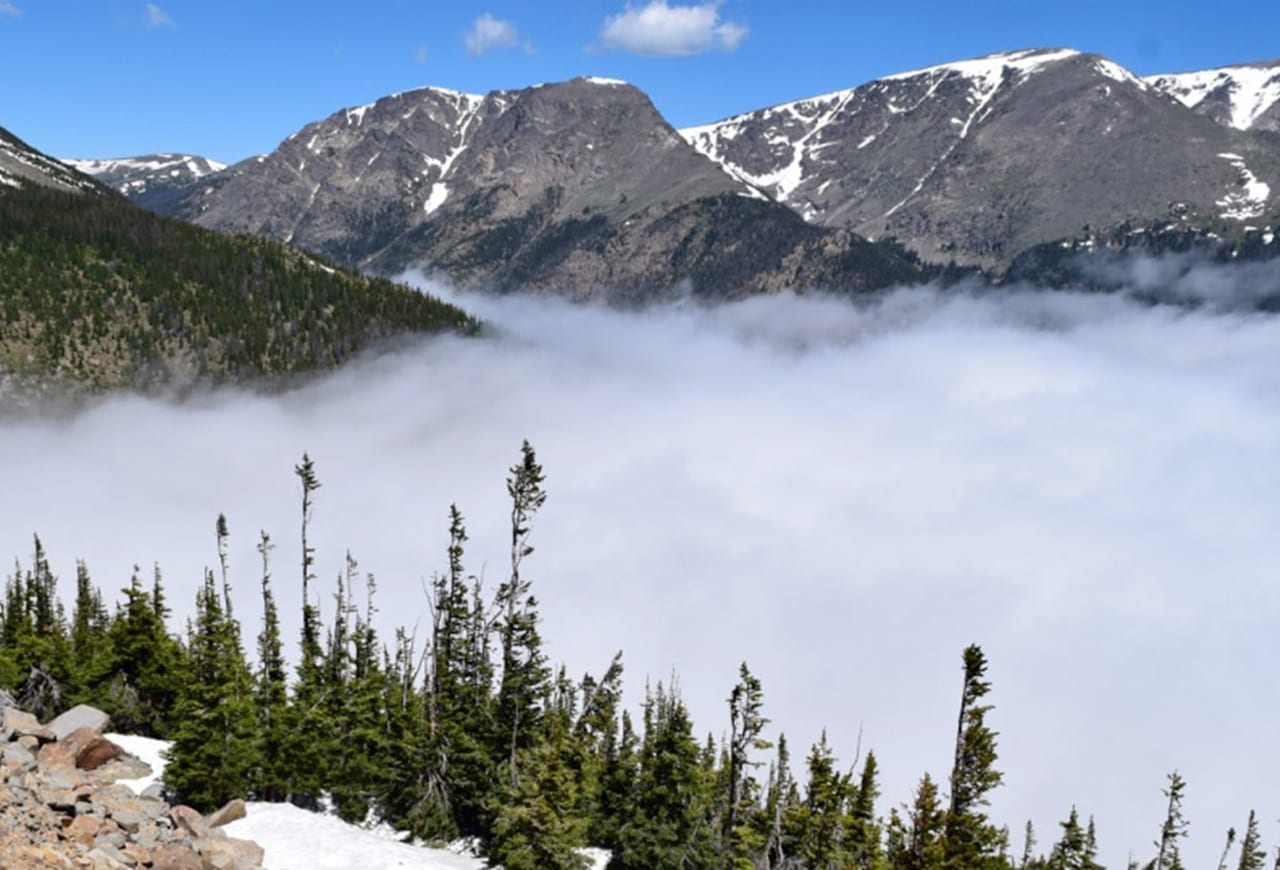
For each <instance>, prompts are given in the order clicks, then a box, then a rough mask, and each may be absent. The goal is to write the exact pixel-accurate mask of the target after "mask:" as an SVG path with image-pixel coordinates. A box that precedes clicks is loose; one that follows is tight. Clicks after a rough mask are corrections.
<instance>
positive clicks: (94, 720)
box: [45, 704, 111, 740]
mask: <svg viewBox="0 0 1280 870" xmlns="http://www.w3.org/2000/svg"><path fill="white" fill-rule="evenodd" d="M110 723H111V717H110V716H108V715H107V714H106V713H104V712H102V711H101V710H99V709H98V708H97V707H90V706H89V705H88V704H80V705H78V706H75V707H72V708H71V709H70V710H68V711H67V712H65V713H63V714H62V715H61V716H58V717H57V718H56V719H54V720H53V721H51V722H49V723H48V725H46V726H45V727H47V728H48V729H49V730H50V731H52V732H53V734H54V736H55V737H56V738H57V739H59V740H62V739H63V738H64V737H66V736H67V735H69V734H70V733H71V732H73V731H76V730H79V729H81V728H88V729H89V730H91V731H93V732H94V733H96V734H101V733H102V732H103V731H106V730H107V725H109V724H110Z"/></svg>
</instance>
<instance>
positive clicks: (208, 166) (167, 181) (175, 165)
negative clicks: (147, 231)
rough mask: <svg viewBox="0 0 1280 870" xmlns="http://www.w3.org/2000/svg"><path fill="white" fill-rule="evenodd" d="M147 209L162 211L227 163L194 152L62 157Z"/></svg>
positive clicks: (79, 169) (73, 166)
mask: <svg viewBox="0 0 1280 870" xmlns="http://www.w3.org/2000/svg"><path fill="white" fill-rule="evenodd" d="M62 162H63V163H65V164H67V165H68V166H70V167H72V168H73V169H75V170H77V171H79V172H82V173H84V174H85V175H89V176H92V177H93V178H96V179H97V180H98V181H99V182H101V183H102V184H105V185H106V186H107V187H110V188H113V189H115V190H118V191H119V192H120V193H122V194H124V195H125V196H127V197H129V199H131V200H133V201H134V202H136V203H137V204H138V205H140V206H142V207H144V208H150V209H151V210H153V211H160V212H163V211H164V210H165V209H166V207H167V205H166V204H167V203H168V202H169V201H171V200H172V199H173V198H174V196H175V193H176V192H178V191H184V190H186V188H187V187H188V186H189V185H191V184H192V183H194V182H196V181H199V180H200V179H202V178H205V177H206V176H209V175H212V174H213V173H215V172H221V171H222V170H224V169H226V168H227V166H226V164H225V163H219V162H217V161H216V160H210V159H209V158H207V157H197V156H194V155H191V154H148V155H146V156H144V157H118V158H113V159H108V160H77V159H69V160H63V161H62Z"/></svg>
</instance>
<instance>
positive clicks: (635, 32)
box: [600, 0, 747, 56]
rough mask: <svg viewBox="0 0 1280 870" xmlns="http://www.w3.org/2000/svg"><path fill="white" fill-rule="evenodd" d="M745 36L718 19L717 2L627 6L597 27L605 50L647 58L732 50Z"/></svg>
mask: <svg viewBox="0 0 1280 870" xmlns="http://www.w3.org/2000/svg"><path fill="white" fill-rule="evenodd" d="M746 36H747V27H746V26H745V25H742V24H735V23H733V22H731V21H721V20H720V4H719V3H718V2H712V3H704V4H702V5H701V6H671V5H668V3H667V0H651V2H650V3H649V4H648V5H646V6H643V7H640V8H634V7H631V6H628V7H627V9H626V10H624V11H623V12H620V13H618V14H617V15H610V16H609V17H608V18H606V19H605V22H604V25H603V26H602V27H601V28H600V42H601V44H603V45H604V46H605V47H606V48H612V49H617V50H619V51H629V52H632V53H633V54H649V55H672V56H681V55H690V54H701V53H702V52H705V51H712V50H714V49H718V50H721V51H733V50H734V49H735V48H737V47H738V45H739V44H740V43H741V42H742V40H743V39H745V38H746Z"/></svg>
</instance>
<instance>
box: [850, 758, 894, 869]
mask: <svg viewBox="0 0 1280 870" xmlns="http://www.w3.org/2000/svg"><path fill="white" fill-rule="evenodd" d="M878 773H879V765H878V764H877V763H876V754H875V753H874V752H870V751H868V752H867V759H866V761H865V762H863V765H862V774H861V775H860V776H859V778H858V785H857V788H856V789H854V791H853V795H852V799H851V801H850V807H849V820H848V823H847V825H846V832H845V839H846V846H845V850H846V851H847V852H848V854H849V859H850V862H851V863H852V866H853V867H854V868H857V870H877V868H879V867H880V866H881V863H882V861H883V859H884V855H883V853H882V851H881V846H880V836H881V831H880V824H879V822H878V821H877V820H876V799H877V798H879V797H880V786H879V784H878V782H877V779H876V777H877V775H878Z"/></svg>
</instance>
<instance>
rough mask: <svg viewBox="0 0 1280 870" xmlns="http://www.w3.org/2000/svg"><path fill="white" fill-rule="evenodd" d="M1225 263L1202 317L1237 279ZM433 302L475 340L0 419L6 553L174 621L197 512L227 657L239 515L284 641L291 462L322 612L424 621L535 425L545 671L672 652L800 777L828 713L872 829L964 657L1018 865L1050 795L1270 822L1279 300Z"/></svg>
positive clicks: (936, 744)
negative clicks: (354, 606)
mask: <svg viewBox="0 0 1280 870" xmlns="http://www.w3.org/2000/svg"><path fill="white" fill-rule="evenodd" d="M1158 268H1159V267H1158V264H1156V265H1155V266H1152V269H1154V270H1157V271H1158ZM1203 268H1205V269H1209V267H1203ZM1214 268H1216V269H1218V270H1220V271H1214V270H1213V269H1210V270H1209V271H1208V272H1203V271H1202V272H1198V273H1197V274H1198V275H1199V277H1198V278H1197V281H1201V282H1204V281H1207V282H1208V284H1207V285H1206V286H1211V287H1213V288H1215V289H1214V290H1213V292H1214V293H1216V294H1217V296H1215V297H1214V298H1215V299H1219V300H1221V299H1228V300H1229V299H1234V298H1237V297H1239V296H1240V294H1241V293H1243V294H1244V296H1248V295H1249V294H1248V293H1247V292H1245V291H1243V290H1239V289H1238V288H1237V289H1233V288H1231V287H1230V286H1229V285H1230V284H1231V282H1232V281H1236V282H1237V283H1239V282H1242V281H1244V282H1249V281H1256V280H1258V278H1257V276H1256V275H1253V274H1252V273H1251V272H1248V271H1236V272H1232V271H1231V270H1230V269H1229V268H1226V267H1214ZM1251 268H1252V267H1251ZM1205 276H1208V277H1205ZM1233 276H1234V277H1233ZM1209 279H1212V280H1209ZM1264 279H1265V280H1274V272H1272V273H1268V274H1267V275H1266V276H1264ZM1184 283H1185V282H1184ZM1224 286H1226V288H1227V289H1226V290H1222V287H1224ZM433 289H435V290H437V291H440V290H441V288H433ZM1143 292H1144V294H1146V293H1147V291H1145V290H1144V291H1143ZM1147 295H1149V294H1147ZM455 298H456V299H457V301H459V302H460V303H461V304H463V305H465V306H467V307H468V308H470V309H471V310H473V311H474V312H475V313H477V314H479V315H480V316H482V317H483V318H485V319H486V320H487V321H488V323H489V324H491V329H490V330H489V334H488V335H487V336H486V337H484V338H480V339H458V338H434V339H429V340H424V341H421V342H419V343H416V344H414V345H411V346H406V347H402V348H400V349H398V350H396V351H394V352H390V353H387V354H384V355H380V356H377V357H372V358H369V359H366V360H363V361H361V362H359V363H357V364H355V365H353V366H350V367H348V368H346V369H344V370H342V371H340V372H338V373H336V374H333V375H330V376H327V377H325V378H323V379H321V380H318V381H316V382H314V383H311V384H309V385H307V386H305V387H302V388H300V389H297V390H294V391H291V392H288V393H286V394H284V395H276V396H268V395H260V394H251V393H247V392H238V391H219V392H215V393H212V394H208V395H203V396H199V397H195V398H188V399H186V400H184V401H182V402H169V401H163V400H157V399H148V398H141V397H120V398H113V399H110V400H107V401H104V402H101V403H99V404H96V405H94V406H92V407H89V408H87V409H84V410H82V411H80V412H78V413H75V414H72V415H65V414H63V415H58V416H55V417H50V418H48V419H45V418H24V419H13V420H10V421H9V422H6V423H2V424H0V456H3V457H4V458H5V459H4V467H5V474H4V483H5V490H4V497H3V498H0V553H4V554H7V555H9V556H10V557H18V558H20V559H21V560H22V561H23V563H24V564H25V563H28V562H29V559H30V556H29V553H30V550H31V535H32V533H36V532H38V533H39V534H40V535H41V537H42V539H43V541H44V543H45V545H46V547H47V548H48V550H49V551H50V553H51V556H52V559H53V564H54V567H55V570H56V571H57V572H58V573H59V574H60V575H61V576H62V578H63V589H64V592H65V594H67V595H69V594H70V593H71V592H72V590H73V588H74V587H73V583H72V580H73V577H74V565H75V560H76V559H77V558H84V559H85V560H86V561H87V562H88V565H89V568H90V571H91V572H92V574H93V576H94V578H95V580H96V581H97V582H98V583H99V584H101V585H102V586H103V588H104V589H105V590H108V591H114V590H117V589H119V588H120V587H122V586H124V585H125V584H126V583H127V580H128V576H129V573H130V570H131V568H132V566H133V565H134V564H135V563H136V564H139V565H141V566H142V570H143V571H144V573H145V574H146V576H148V578H149V572H150V570H151V565H152V564H153V563H154V562H158V563H159V564H160V565H161V566H162V568H163V569H164V576H165V578H166V583H167V588H168V592H169V595H170V601H171V602H172V603H173V604H174V606H175V609H176V610H177V611H178V615H179V616H185V614H187V613H189V612H190V609H191V600H192V598H193V596H194V592H195V588H196V585H197V583H198V582H199V580H200V577H201V576H202V571H203V569H204V568H205V566H213V565H214V564H215V563H216V557H217V554H216V550H215V544H214V536H213V528H214V520H215V518H216V516H217V515H218V513H219V512H225V514H226V516H227V518H228V520H229V523H230V526H231V530H232V534H233V547H232V581H233V585H234V587H235V602H236V608H237V611H236V612H237V615H239V616H241V617H242V618H243V619H244V620H245V622H246V630H245V633H246V636H247V639H251V638H252V637H253V636H255V635H256V632H257V617H258V615H259V614H260V603H259V600H258V598H257V591H258V589H257V586H258V576H259V571H258V562H257V554H256V553H255V552H254V544H255V543H256V541H257V534H258V530H259V529H265V530H267V531H268V532H269V533H270V534H271V535H272V537H273V538H274V540H275V542H276V543H277V549H276V550H275V552H274V563H273V569H274V575H275V588H276V592H277V596H278V598H279V600H280V601H281V604H282V607H283V608H284V610H285V611H286V616H287V617H288V623H287V630H288V632H289V634H288V636H289V637H290V638H294V637H296V629H297V618H296V617H297V614H296V610H297V607H298V605H299V595H300V584H299V581H298V576H299V567H298V563H299V559H300V554H299V543H298V524H299V501H300V491H299V486H298V482H297V480H296V478H295V477H294V475H293V467H294V465H295V464H296V463H297V462H298V461H299V459H300V457H301V455H302V453H303V451H307V452H309V453H310V455H311V457H312V458H313V459H314V460H315V462H316V468H317V472H318V474H319V477H320V479H321V481H322V484H323V486H322V489H321V490H320V491H319V493H318V495H317V501H316V506H315V514H314V522H313V526H312V540H313V542H314V543H315V544H316V545H317V547H318V554H317V557H318V569H319V570H318V573H319V575H320V582H319V583H318V584H317V585H318V586H319V587H320V588H321V590H322V591H323V594H322V596H321V597H322V606H323V608H324V610H325V614H326V616H329V615H331V614H332V611H333V607H332V599H331V597H330V591H331V589H332V581H333V579H334V578H335V577H336V576H337V574H338V572H339V571H340V570H341V569H342V566H343V554H344V552H345V551H346V550H348V549H349V550H350V551H351V553H352V554H353V555H354V556H355V557H356V558H357V559H358V560H359V563H360V566H361V569H362V570H365V571H369V572H372V573H373V574H375V575H376V577H377V580H378V586H379V590H378V598H377V604H378V607H379V608H380V611H381V623H382V625H383V627H384V629H385V630H386V633H387V636H389V633H390V629H391V628H392V627H393V626H395V625H409V626H412V625H413V624H415V622H418V623H421V624H423V625H425V613H426V606H425V597H424V594H423V583H424V582H425V580H426V579H427V578H429V577H430V575H431V574H432V573H433V572H436V571H439V570H441V569H442V568H443V567H444V564H445V553H444V550H445V546H446V542H447V534H446V532H447V509H448V506H449V504H450V503H451V502H457V504H458V505H459V507H460V508H461V509H462V511H463V513H464V514H465V515H466V517H467V519H468V524H469V529H470V532H471V538H472V540H471V542H470V547H469V550H468V566H469V568H470V569H471V570H473V571H475V572H476V573H483V575H484V577H485V578H486V582H487V584H488V586H489V587H490V588H493V587H495V586H496V585H497V583H498V582H500V580H501V579H502V577H503V575H504V571H505V569H506V559H507V552H508V547H509V532H508V529H507V526H506V523H507V521H508V503H507V496H506V489H505V483H504V480H505V477H506V475H507V469H508V467H509V466H510V465H511V464H512V463H513V462H515V461H516V459H517V458H518V456H519V448H520V442H521V440H522V439H525V438H527V439H529V440H530V441H531V443H532V444H533V445H534V446H535V448H536V449H537V451H538V456H539V458H540V460H541V461H542V463H543V465H544V467H545V470H546V474H547V489H548V491H549V494H550V495H549V499H548V501H547V503H546V506H545V508H544V509H543V510H542V512H541V513H540V514H539V515H538V516H537V518H536V520H535V523H534V527H533V539H532V540H533V544H534V545H535V547H536V550H537V551H536V553H535V554H534V555H533V556H531V557H530V558H529V559H528V560H527V561H526V563H525V567H524V570H523V573H524V575H525V576H526V577H528V578H529V579H531V580H532V581H533V583H534V586H535V591H536V593H537V595H538V597H539V599H540V601H541V602H542V615H543V618H544V625H543V636H544V638H545V639H546V644H547V651H548V653H549V655H550V656H551V658H552V659H553V660H554V661H563V662H565V663H566V664H567V665H568V667H569V670H570V672H571V673H573V674H581V673H582V672H584V671H588V670H589V671H592V672H595V673H599V672H600V671H602V670H603V669H604V667H605V666H606V665H607V664H608V661H609V659H610V657H611V656H612V655H613V653H614V652H615V651H617V650H618V649H622V650H624V651H625V656H624V661H625V664H626V667H627V673H628V693H629V701H630V702H631V703H632V704H633V705H635V704H638V703H639V701H640V699H641V698H642V697H643V691H644V681H645V679H646V678H651V679H653V680H659V679H662V680H666V679H669V678H670V675H671V674H672V672H673V671H674V672H675V673H676V674H677V675H678V679H679V684H680V687H681V689H682V691H683V693H684V695H685V697H686V699H687V700H688V702H689V704H690V706H691V708H692V709H693V712H694V715H695V721H696V723H697V726H698V728H699V729H700V731H702V732H704V733H705V732H708V731H710V732H713V733H715V734H716V735H717V736H719V735H720V734H721V733H723V732H724V730H725V729H726V727H727V708H726V705H725V703H724V701H725V698H727V696H728V694H729V690H730V689H731V687H732V685H733V683H734V681H735V678H736V672H737V667H738V663H739V662H740V661H743V660H745V661H747V662H748V664H749V665H750V667H751V668H752V670H753V671H754V672H755V673H756V674H757V675H758V676H759V677H760V678H761V680H762V682H763V685H764V690H765V703H766V713H767V714H768V715H770V716H771V717H772V718H773V719H774V723H775V728H774V729H773V730H774V732H775V733H776V731H777V730H778V729H781V730H785V732H786V734H787V736H788V739H789V741H790V743H791V747H792V753H793V759H794V763H795V766H796V773H797V775H798V776H801V777H803V757H804V755H805V754H806V752H807V748H808V746H809V745H810V744H811V743H812V742H813V741H815V740H816V739H817V738H818V736H819V734H820V732H821V729H823V728H824V727H825V728H826V729H827V733H828V735H829V738H830V740H831V742H832V744H833V745H834V747H835V749H836V751H837V752H838V754H839V755H840V757H841V758H842V760H844V761H845V762H846V763H847V762H850V761H851V760H852V756H853V754H854V751H855V748H856V746H857V742H858V735H859V733H860V732H861V734H862V745H863V747H864V749H865V748H867V747H871V748H874V749H875V751H876V753H877V756H878V757H879V760H880V762H881V768H882V771H883V773H884V783H883V785H884V798H882V804H881V808H882V810H883V811H884V812H886V813H887V811H888V808H889V806H891V805H893V804H897V803H901V802H904V801H908V800H909V799H910V796H911V790H912V788H913V787H914V784H915V783H916V781H917V780H918V778H919V777H920V775H921V774H922V773H923V772H924V771H926V770H928V771H930V772H932V773H933V774H934V776H935V777H937V778H939V779H942V780H945V777H946V774H947V772H948V770H949V762H950V751H951V741H952V739H953V738H954V733H955V732H954V729H955V715H956V709H957V704H958V701H959V693H960V653H961V650H962V649H963V647H964V646H965V645H966V644H968V643H972V642H977V643H980V644H981V645H982V646H983V648H984V649H985V651H986V652H987V654H988V656H989V658H990V661H991V668H990V672H989V677H990V679H991V681H992V683H993V686H994V688H993V691H992V694H991V695H990V696H989V698H990V700H991V702H992V703H993V704H995V710H994V711H993V712H992V713H991V714H990V721H991V724H992V725H993V726H994V727H995V728H996V729H997V730H998V731H999V732H1000V738H999V749H1000V766H1001V767H1002V769H1003V770H1005V771H1006V776H1005V780H1006V784H1005V786H1004V787H1003V788H1001V789H1000V790H999V791H998V792H997V793H996V795H995V797H994V800H993V807H992V812H993V815H994V817H995V818H996V819H998V820H999V821H1001V822H1005V823H1008V824H1009V826H1010V827H1011V829H1012V830H1013V843H1012V848H1013V851H1014V852H1015V853H1016V852H1018V851H1019V850H1020V849H1021V829H1022V825H1023V823H1024V821H1025V820H1026V819H1027V818H1031V819H1033V820H1034V821H1035V824H1036V827H1037V829H1038V832H1039V839H1040V841H1041V846H1042V848H1044V849H1046V850H1047V849H1048V847H1049V846H1050V845H1051V844H1052V841H1053V839H1054V835H1055V832H1056V830H1057V828H1056V822H1057V821H1059V820H1061V819H1064V818H1065V817H1066V815H1067V813H1068V812H1069V810H1070V808H1071V806H1072V804H1073V803H1074V804H1075V805H1077V806H1078V807H1079V809H1080V811H1081V813H1082V814H1083V815H1086V816H1087V815H1089V814H1095V815H1096V816H1097V819H1098V825H1099V838H1100V842H1101V846H1102V859H1103V861H1104V863H1107V864H1109V865H1113V866H1123V865H1124V863H1125V861H1126V860H1127V858H1128V856H1129V854H1130V853H1132V854H1133V856H1134V857H1135V858H1138V859H1140V860H1142V861H1143V862H1145V861H1146V860H1147V859H1149V858H1150V857H1152V856H1153V854H1154V848H1153V847H1152V845H1151V843H1152V840H1154V839H1155V838H1156V837H1157V836H1158V833H1159V825H1160V823H1161V820H1162V818H1163V811H1164V799H1163V797H1162V796H1161V793H1160V790H1161V788H1162V786H1163V785H1164V782H1165V774H1166V773H1168V772H1169V771H1172V770H1174V769H1175V768H1176V769H1178V770H1180V771H1181V772H1182V773H1183V775H1184V776H1185V778H1186V780H1187V782H1188V788H1187V799H1186V816H1187V818H1188V819H1189V820H1190V822H1191V832H1192V841H1191V845H1190V847H1189V848H1188V850H1187V851H1186V852H1185V853H1184V855H1185V856H1186V857H1188V858H1189V859H1191V860H1190V861H1189V863H1197V862H1198V863H1201V864H1205V863H1208V862H1209V861H1212V860H1214V859H1215V858H1216V856H1217V853H1218V850H1219V849H1220V845H1221V841H1222V836H1223V835H1224V833H1225V830H1226V828H1227V827H1228V826H1235V827H1236V828H1237V829H1241V828H1242V827H1243V824H1244V821H1245V819H1246V817H1247V814H1248V811H1249V810H1250V808H1256V809H1258V810H1259V812H1260V816H1261V818H1262V819H1264V820H1268V821H1267V822H1266V826H1265V827H1264V833H1265V837H1266V839H1267V840H1268V841H1269V842H1270V843H1273V844H1274V843H1275V842H1276V840H1277V839H1280V830H1278V829H1277V828H1276V826H1275V824H1274V823H1273V821H1272V820H1274V818H1275V814H1276V813H1277V812H1278V811H1280V810H1277V807H1278V806H1280V757H1278V756H1277V755H1276V753H1274V752H1272V751H1271V743H1272V741H1273V738H1274V730H1275V729H1274V722H1275V717H1276V713H1277V709H1276V707H1277V702H1276V700H1275V698H1274V694H1275V693H1274V687H1275V686H1276V685H1277V684H1280V655H1277V652H1276V648H1277V644H1276V642H1275V638H1276V636H1277V629H1278V628H1280V594H1278V593H1277V580H1278V579H1280V535H1278V534H1277V528H1278V527H1280V318H1277V317H1275V316H1271V315H1266V314H1258V313H1252V312H1251V311H1249V310H1247V309H1246V310H1235V309H1234V308H1233V307H1232V306H1231V305H1222V304H1216V305H1211V306H1204V307H1202V308H1200V309H1190V308H1187V307H1173V306H1160V305H1150V304H1146V303H1143V302H1140V301H1135V300H1134V299H1132V298H1130V297H1129V296H1127V295H1125V294H1111V295H1083V294H1067V293H1048V292H1040V291H1036V290H1032V289H1026V288H1023V289H1014V290H1003V291H998V292H988V293H974V292H969V291H967V290H965V289H964V288H955V289H952V290H947V291H942V290H937V289H929V288H924V289H904V290H899V291H895V292H893V293H890V294H887V295H885V296H882V297H879V298H877V299H876V300H874V301H868V302H865V303H863V304H860V305H853V304H851V303H849V302H848V301H846V300H840V299H834V298H825V297H820V296H808V297H798V296H792V295H782V296H773V297H767V298H757V299H752V300H749V301H745V302H739V303H735V304H730V305H724V306H721V307H717V308H704V307H700V306H697V305H693V304H674V305H669V306H666V307H662V308H659V309H656V310H650V311H647V312H643V313H638V312H621V311H616V310H608V309H603V308H595V307H585V306H574V305H571V304H569V303H565V302H561V301H556V300H547V299H530V298H524V297H509V298H503V299H496V298H490V297H481V296H462V297H455ZM420 635H421V632H420Z"/></svg>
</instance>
